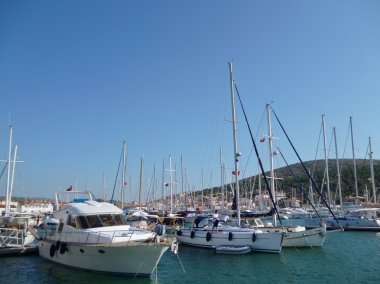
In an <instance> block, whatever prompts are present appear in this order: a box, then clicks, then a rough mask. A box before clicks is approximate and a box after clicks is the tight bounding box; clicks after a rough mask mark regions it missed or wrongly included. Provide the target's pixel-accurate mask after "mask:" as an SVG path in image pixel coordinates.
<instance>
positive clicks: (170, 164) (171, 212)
mask: <svg viewBox="0 0 380 284" xmlns="http://www.w3.org/2000/svg"><path fill="white" fill-rule="evenodd" d="M169 173H170V184H169V187H170V214H173V175H172V156H171V155H169Z"/></svg>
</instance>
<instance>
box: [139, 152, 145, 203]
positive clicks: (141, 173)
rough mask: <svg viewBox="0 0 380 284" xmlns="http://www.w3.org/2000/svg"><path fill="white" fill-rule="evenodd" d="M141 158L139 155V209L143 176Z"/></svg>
mask: <svg viewBox="0 0 380 284" xmlns="http://www.w3.org/2000/svg"><path fill="white" fill-rule="evenodd" d="M143 160H144V158H143V157H141V160H140V189H139V209H140V210H141V191H142V182H143V180H142V178H143Z"/></svg>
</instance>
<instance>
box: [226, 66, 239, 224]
mask: <svg viewBox="0 0 380 284" xmlns="http://www.w3.org/2000/svg"><path fill="white" fill-rule="evenodd" d="M228 65H229V69H230V88H231V108H232V132H233V133H232V134H233V138H234V162H235V199H236V211H237V212H236V215H237V222H238V225H239V226H240V206H239V205H240V204H239V157H240V153H239V152H238V148H237V141H236V115H235V96H234V79H233V76H232V62H229V63H228Z"/></svg>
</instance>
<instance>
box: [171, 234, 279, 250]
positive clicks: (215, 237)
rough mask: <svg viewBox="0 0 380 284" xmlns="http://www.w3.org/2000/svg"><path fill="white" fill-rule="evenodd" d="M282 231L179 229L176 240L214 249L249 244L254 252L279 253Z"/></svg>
mask: <svg viewBox="0 0 380 284" xmlns="http://www.w3.org/2000/svg"><path fill="white" fill-rule="evenodd" d="M283 236H284V235H283V234H282V233H263V232H261V231H254V230H246V231H243V230H222V231H221V230H220V231H218V232H217V231H215V230H213V231H212V230H192V231H190V230H180V231H179V232H177V236H176V238H177V241H178V242H180V243H182V244H185V245H189V246H196V247H204V248H210V249H216V248H218V247H221V246H235V247H242V246H249V247H250V248H251V250H252V251H254V252H270V253H280V252H281V245H282V241H283Z"/></svg>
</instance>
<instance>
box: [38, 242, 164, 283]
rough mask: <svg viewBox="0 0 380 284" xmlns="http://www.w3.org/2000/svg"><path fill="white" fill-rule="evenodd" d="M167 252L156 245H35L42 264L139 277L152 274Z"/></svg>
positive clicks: (55, 243) (158, 244) (41, 243)
mask: <svg viewBox="0 0 380 284" xmlns="http://www.w3.org/2000/svg"><path fill="white" fill-rule="evenodd" d="M62 246H65V249H62ZM168 248H169V246H168V245H164V244H160V243H134V244H128V245H121V244H118V245H109V244H107V245H99V244H98V245H84V244H79V243H64V242H62V243H57V242H56V241H51V240H40V241H39V255H40V256H41V257H42V258H44V259H46V260H49V261H52V262H55V263H58V264H61V265H65V266H68V267H71V268H76V269H83V270H89V271H96V272H103V273H114V274H123V275H133V276H142V277H149V276H150V275H151V274H152V273H153V271H154V269H155V268H156V266H157V264H158V263H159V261H160V258H161V256H162V255H163V253H164V252H165V251H166V250H167V249H168Z"/></svg>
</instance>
